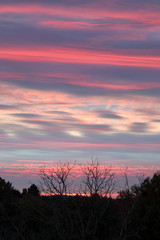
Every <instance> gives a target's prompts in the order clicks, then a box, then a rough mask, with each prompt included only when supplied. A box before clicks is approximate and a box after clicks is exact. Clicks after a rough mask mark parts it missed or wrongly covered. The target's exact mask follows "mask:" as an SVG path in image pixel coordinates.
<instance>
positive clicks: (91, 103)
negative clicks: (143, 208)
mask: <svg viewBox="0 0 160 240" xmlns="http://www.w3.org/2000/svg"><path fill="white" fill-rule="evenodd" d="M159 13H160V1H159V0H152V1H150V0H141V1H139V0H134V1H133V0H121V1H119V0H105V1H104V0H54V1H50V0H45V1H42V0H32V1H31V0H27V1H23V0H15V1H11V0H5V1H2V0H0V176H1V177H3V178H5V179H7V180H9V181H12V182H13V184H14V185H15V186H17V187H18V188H22V187H26V186H28V185H29V184H30V183H33V182H34V181H36V179H37V173H38V171H39V169H40V167H42V166H44V165H47V166H52V165H54V164H55V163H57V162H58V161H61V162H62V163H63V162H65V161H68V162H70V163H71V164H72V163H74V161H77V162H78V163H79V164H82V165H83V164H86V163H87V161H90V159H91V158H98V159H99V162H100V164H106V163H108V164H111V165H112V166H113V169H114V170H115V171H119V169H121V168H123V167H124V166H125V167H129V169H130V171H131V172H132V173H134V174H135V173H142V172H144V173H145V174H150V173H151V172H153V171H155V170H158V169H160V15H159Z"/></svg>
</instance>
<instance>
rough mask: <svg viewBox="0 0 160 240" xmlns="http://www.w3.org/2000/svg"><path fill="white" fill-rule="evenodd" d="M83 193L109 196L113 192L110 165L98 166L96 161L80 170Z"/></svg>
mask: <svg viewBox="0 0 160 240" xmlns="http://www.w3.org/2000/svg"><path fill="white" fill-rule="evenodd" d="M82 171H83V175H84V177H83V180H82V181H83V192H84V193H85V194H87V193H89V194H90V195H91V196H93V195H103V196H104V195H105V196H108V195H110V194H111V193H112V192H113V190H114V177H115V174H114V173H112V170H111V166H110V165H104V166H103V165H100V164H99V161H98V159H97V158H96V159H95V160H93V159H92V161H91V163H88V165H87V166H85V167H83V168H82Z"/></svg>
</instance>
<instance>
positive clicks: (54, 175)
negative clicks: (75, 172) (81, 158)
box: [39, 162, 75, 196]
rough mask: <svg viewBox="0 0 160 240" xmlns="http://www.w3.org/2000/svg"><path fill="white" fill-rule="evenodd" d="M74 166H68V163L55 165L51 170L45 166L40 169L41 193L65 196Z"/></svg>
mask: <svg viewBox="0 0 160 240" xmlns="http://www.w3.org/2000/svg"><path fill="white" fill-rule="evenodd" d="M74 166H75V164H73V165H70V164H69V163H68V162H65V163H61V162H59V163H57V165H56V166H55V167H53V168H51V169H48V170H47V169H46V168H45V166H44V167H43V168H41V169H40V171H39V176H40V188H41V191H42V192H44V193H47V194H57V195H60V196H62V195H66V194H67V193H68V190H69V187H70V186H71V185H72V181H71V180H70V177H71V175H72V169H73V167H74Z"/></svg>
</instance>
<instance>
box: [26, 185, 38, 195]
mask: <svg viewBox="0 0 160 240" xmlns="http://www.w3.org/2000/svg"><path fill="white" fill-rule="evenodd" d="M28 194H31V195H33V196H37V197H39V196H40V191H39V188H38V187H37V186H36V185H35V184H32V185H31V186H30V187H29V188H28Z"/></svg>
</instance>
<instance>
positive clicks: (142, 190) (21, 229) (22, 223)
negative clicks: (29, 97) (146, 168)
mask: <svg viewBox="0 0 160 240" xmlns="http://www.w3.org/2000/svg"><path fill="white" fill-rule="evenodd" d="M61 170H63V169H61ZM42 173H43V174H44V173H45V172H42ZM61 173H62V172H61ZM62 175H63V174H61V175H60V176H61V177H62ZM47 176H48V175H47ZM54 176H55V175H54ZM107 176H108V175H107ZM41 177H42V175H41ZM43 177H45V176H44V175H43ZM48 177H49V176H48ZM88 177H89V176H88ZM64 179H65V178H64ZM85 179H86V180H87V176H86V178H85ZM88 179H89V178H88ZM108 179H109V178H107V180H108ZM42 180H43V181H44V180H45V179H44V178H42ZM52 180H53V179H52ZM90 180H91V179H90ZM101 180H102V176H101V177H100V178H99V183H101V182H100V181H101ZM43 183H44V182H43ZM52 183H53V184H55V182H54V181H53V182H52ZM86 183H87V182H86ZM90 183H92V184H93V185H94V183H95V182H94V181H93V178H92V182H90ZM45 184H46V183H45ZM93 185H92V187H93ZM48 186H49V185H48ZM56 186H57V185H56ZM100 186H101V185H100ZM103 187H104V186H103ZM92 190H95V191H93V192H91V193H90V194H89V195H87V194H83V195H82V194H81V195H78V194H77V195H75V196H66V194H65V193H64V192H63V194H57V195H54V196H53V195H52V196H41V195H40V192H39V189H38V187H37V186H36V185H34V184H32V185H31V186H30V187H29V188H28V189H24V190H23V192H22V193H20V192H19V191H17V190H15V189H14V187H13V186H12V184H11V183H10V182H6V181H5V180H4V179H2V178H0V239H1V240H36V239H37V240H43V239H44V240H107V239H109V240H110V239H111V240H132V239H137V240H142V239H145V240H152V239H153V240H156V239H157V240H159V239H160V173H159V172H157V173H155V174H154V175H153V177H152V178H146V179H144V180H143V181H142V182H141V183H140V184H139V185H134V186H132V187H126V188H125V189H124V190H122V191H120V192H119V195H118V196H117V198H116V199H112V198H111V197H109V196H108V195H104V194H103V196H102V195H100V194H99V192H96V189H95V188H93V189H92Z"/></svg>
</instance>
